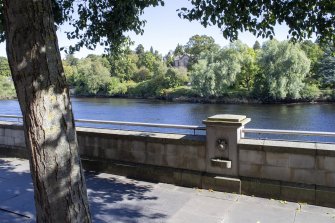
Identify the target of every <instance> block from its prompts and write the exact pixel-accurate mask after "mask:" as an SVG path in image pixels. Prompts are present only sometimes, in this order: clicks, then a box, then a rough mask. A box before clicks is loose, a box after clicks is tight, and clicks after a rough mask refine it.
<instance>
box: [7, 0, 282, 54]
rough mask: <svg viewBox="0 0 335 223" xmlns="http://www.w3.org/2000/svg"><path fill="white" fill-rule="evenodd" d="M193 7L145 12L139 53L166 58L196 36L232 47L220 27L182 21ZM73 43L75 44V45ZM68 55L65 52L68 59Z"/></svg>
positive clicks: (247, 38) (169, 4) (178, 2)
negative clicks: (155, 52)
mask: <svg viewBox="0 0 335 223" xmlns="http://www.w3.org/2000/svg"><path fill="white" fill-rule="evenodd" d="M190 6H191V4H190V3H189V2H188V1H187V0H165V5H164V6H159V7H149V8H146V9H145V10H144V13H143V15H142V16H141V18H142V19H145V20H146V21H147V23H146V25H145V27H144V34H143V35H136V34H135V33H134V32H128V33H126V34H127V35H129V36H130V38H131V40H132V41H134V42H135V44H134V46H132V49H135V48H136V46H137V45H138V44H142V45H143V46H144V48H145V50H149V49H150V47H151V46H152V47H153V49H154V50H158V52H159V53H161V54H162V55H166V54H167V53H168V52H169V50H174V49H175V48H176V46H177V44H178V43H179V44H181V45H185V44H186V43H187V42H188V40H189V38H190V37H191V36H193V35H196V34H199V35H207V36H211V37H213V38H214V39H215V41H216V43H217V44H219V45H221V46H225V45H227V44H229V41H228V40H226V39H224V38H223V36H222V33H221V31H220V29H219V28H218V27H216V26H215V27H214V26H212V27H207V28H204V27H203V26H202V25H201V24H200V22H198V21H193V22H189V21H188V20H185V19H181V18H179V17H178V13H177V12H176V10H177V9H180V8H182V7H190ZM68 28H69V27H68V26H66V25H65V26H61V27H60V29H59V30H58V31H57V36H58V42H59V46H60V47H67V46H69V45H70V44H71V41H70V40H68V39H67V37H66V35H65V34H64V31H66V30H67V29H68ZM275 33H276V35H275V38H276V39H278V40H286V39H287V34H288V28H287V26H286V25H278V26H276V27H275ZM239 39H240V40H241V41H242V42H243V43H246V44H248V45H249V46H250V47H252V46H253V44H254V43H255V41H256V40H258V41H259V42H260V43H262V42H264V41H265V40H264V39H261V38H259V39H257V38H256V37H255V36H253V35H252V34H250V33H240V36H239ZM72 43H75V42H74V41H72ZM102 53H103V48H101V47H98V48H97V49H95V50H94V51H91V50H88V49H85V48H83V49H81V50H80V51H79V52H76V53H75V56H76V57H78V58H83V57H86V56H87V55H88V54H98V55H99V54H102ZM0 56H6V50H5V44H4V43H2V44H0ZM64 56H65V53H64V52H62V57H63V58H64Z"/></svg>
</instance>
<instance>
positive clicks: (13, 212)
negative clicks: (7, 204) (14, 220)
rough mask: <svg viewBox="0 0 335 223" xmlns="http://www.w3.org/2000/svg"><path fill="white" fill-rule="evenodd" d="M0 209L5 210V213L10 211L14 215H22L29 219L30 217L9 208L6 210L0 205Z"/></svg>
mask: <svg viewBox="0 0 335 223" xmlns="http://www.w3.org/2000/svg"><path fill="white" fill-rule="evenodd" d="M0 211H3V212H7V213H11V214H15V215H17V216H20V217H24V218H28V219H30V217H29V216H27V215H24V214H20V213H17V212H15V211H11V210H8V209H5V208H1V207H0Z"/></svg>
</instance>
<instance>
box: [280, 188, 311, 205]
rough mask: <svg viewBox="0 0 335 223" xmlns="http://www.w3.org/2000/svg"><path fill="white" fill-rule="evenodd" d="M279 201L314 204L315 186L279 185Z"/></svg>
mask: <svg viewBox="0 0 335 223" xmlns="http://www.w3.org/2000/svg"><path fill="white" fill-rule="evenodd" d="M281 199H282V200H287V201H295V202H306V203H308V204H314V203H315V186H304V187H302V186H301V187H298V186H296V187H295V186H292V185H281Z"/></svg>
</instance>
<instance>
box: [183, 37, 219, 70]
mask: <svg viewBox="0 0 335 223" xmlns="http://www.w3.org/2000/svg"><path fill="white" fill-rule="evenodd" d="M219 50H220V46H219V45H218V44H216V43H215V40H214V38H213V37H211V36H206V35H201V36H200V35H194V36H192V37H191V38H190V39H189V40H188V42H187V43H186V45H185V52H186V53H187V54H189V55H190V57H191V59H190V62H189V66H192V65H193V64H194V63H196V62H197V61H198V60H199V58H200V55H201V54H202V53H204V54H206V53H209V52H217V51H219Z"/></svg>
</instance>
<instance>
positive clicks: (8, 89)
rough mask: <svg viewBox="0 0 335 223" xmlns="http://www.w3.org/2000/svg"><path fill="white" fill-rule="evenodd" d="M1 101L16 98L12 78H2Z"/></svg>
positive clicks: (0, 83)
mask: <svg viewBox="0 0 335 223" xmlns="http://www.w3.org/2000/svg"><path fill="white" fill-rule="evenodd" d="M0 89H1V90H0V99H12V98H15V97H16V92H15V88H14V84H13V81H12V80H11V78H10V77H4V76H0Z"/></svg>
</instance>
